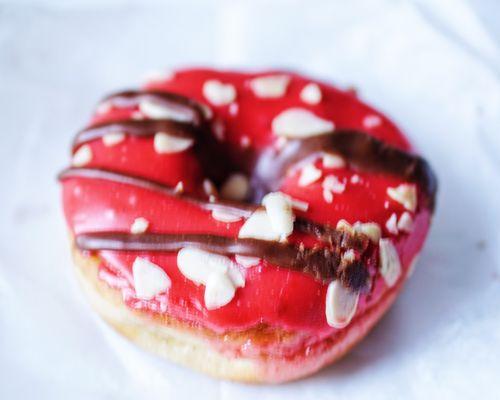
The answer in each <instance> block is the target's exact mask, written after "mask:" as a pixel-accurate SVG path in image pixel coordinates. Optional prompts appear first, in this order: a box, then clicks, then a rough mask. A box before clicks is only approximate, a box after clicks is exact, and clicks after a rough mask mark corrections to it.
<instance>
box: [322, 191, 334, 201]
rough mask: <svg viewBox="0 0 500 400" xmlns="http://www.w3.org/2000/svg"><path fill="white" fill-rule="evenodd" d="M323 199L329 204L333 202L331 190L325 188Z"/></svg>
mask: <svg viewBox="0 0 500 400" xmlns="http://www.w3.org/2000/svg"><path fill="white" fill-rule="evenodd" d="M323 199H324V200H325V202H327V203H328V204H331V203H333V193H332V192H330V191H329V190H326V189H323Z"/></svg>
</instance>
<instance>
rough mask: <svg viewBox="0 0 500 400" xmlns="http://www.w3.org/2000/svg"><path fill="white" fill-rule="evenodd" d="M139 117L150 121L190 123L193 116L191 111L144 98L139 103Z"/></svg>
mask: <svg viewBox="0 0 500 400" xmlns="http://www.w3.org/2000/svg"><path fill="white" fill-rule="evenodd" d="M139 111H140V113H141V114H140V115H145V116H146V117H148V118H151V119H169V120H173V121H178V122H191V121H192V120H193V114H192V111H191V109H189V110H187V109H186V108H183V107H182V108H181V107H173V106H171V105H168V104H166V103H164V102H160V101H158V100H155V99H152V98H149V97H146V98H144V99H143V100H141V102H140V103H139Z"/></svg>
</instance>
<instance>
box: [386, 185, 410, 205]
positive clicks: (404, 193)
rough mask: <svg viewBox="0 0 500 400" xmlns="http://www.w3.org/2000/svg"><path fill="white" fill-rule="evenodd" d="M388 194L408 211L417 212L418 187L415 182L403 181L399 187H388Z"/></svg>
mask: <svg viewBox="0 0 500 400" xmlns="http://www.w3.org/2000/svg"><path fill="white" fill-rule="evenodd" d="M387 195H388V196H389V197H390V198H391V199H392V200H394V201H396V202H398V203H400V204H402V205H403V206H404V208H406V209H407V210H408V211H411V212H415V209H416V208H417V188H416V187H415V185H413V184H408V183H403V184H401V185H399V186H398V187H395V188H392V187H388V188H387Z"/></svg>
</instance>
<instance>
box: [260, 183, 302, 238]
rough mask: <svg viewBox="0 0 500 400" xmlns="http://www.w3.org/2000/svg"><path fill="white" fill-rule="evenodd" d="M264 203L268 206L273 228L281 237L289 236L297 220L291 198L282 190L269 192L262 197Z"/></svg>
mask: <svg viewBox="0 0 500 400" xmlns="http://www.w3.org/2000/svg"><path fill="white" fill-rule="evenodd" d="M262 205H263V206H264V207H265V208H266V213H267V215H268V217H269V220H270V221H271V226H272V228H273V230H274V231H275V232H276V233H277V234H279V235H280V238H281V239H284V238H286V237H288V236H289V235H290V234H291V233H292V232H293V222H294V220H295V216H294V215H293V212H292V203H291V201H290V198H289V197H288V196H286V195H285V194H283V193H281V192H273V193H268V194H266V195H265V196H264V198H263V199H262Z"/></svg>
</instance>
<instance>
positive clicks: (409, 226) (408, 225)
mask: <svg viewBox="0 0 500 400" xmlns="http://www.w3.org/2000/svg"><path fill="white" fill-rule="evenodd" d="M398 229H399V230H401V231H403V232H407V233H410V232H411V231H412V230H413V218H412V217H411V214H410V213H409V212H408V211H405V212H404V213H403V214H401V216H400V217H399V221H398Z"/></svg>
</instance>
